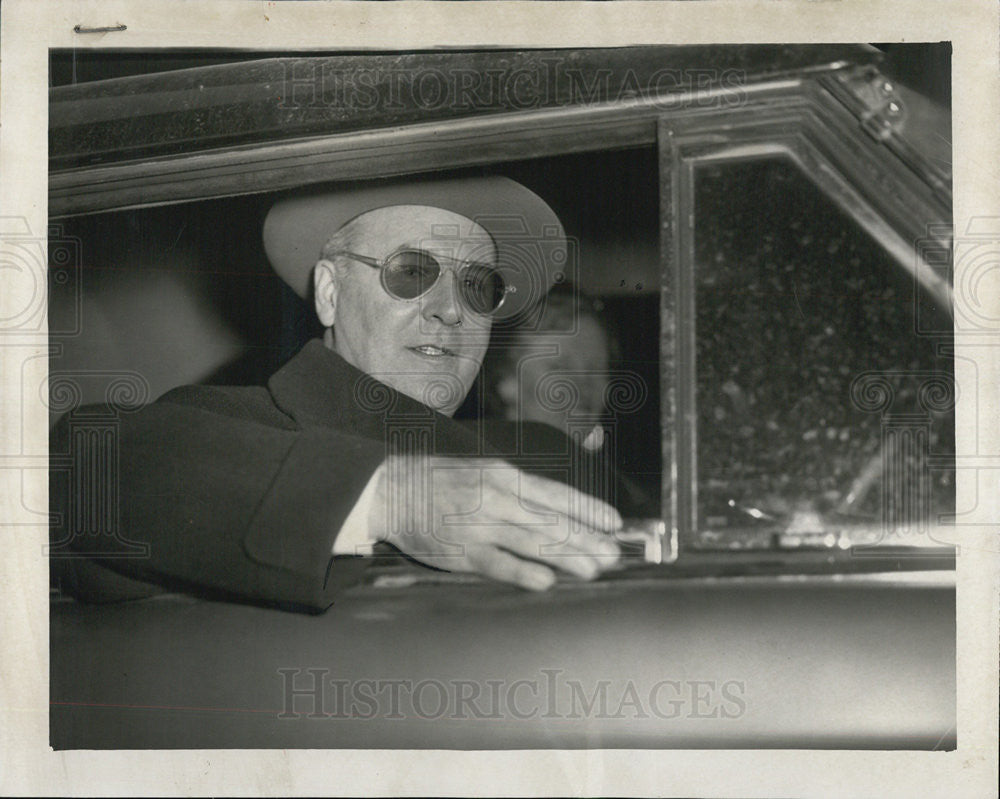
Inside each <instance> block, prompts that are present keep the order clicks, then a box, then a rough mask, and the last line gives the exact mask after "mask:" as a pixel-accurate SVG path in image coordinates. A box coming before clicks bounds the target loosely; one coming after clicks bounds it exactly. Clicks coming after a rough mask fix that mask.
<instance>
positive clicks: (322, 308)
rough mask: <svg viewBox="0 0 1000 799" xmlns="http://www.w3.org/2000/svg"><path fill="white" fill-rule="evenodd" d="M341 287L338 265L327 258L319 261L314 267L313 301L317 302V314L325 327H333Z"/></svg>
mask: <svg viewBox="0 0 1000 799" xmlns="http://www.w3.org/2000/svg"><path fill="white" fill-rule="evenodd" d="M339 288H340V285H339V283H338V281H337V271H336V267H335V266H334V265H333V264H332V263H331V262H330V261H328V260H326V259H325V258H324V259H322V260H320V261H317V262H316V266H315V267H313V301H314V302H315V304H316V316H317V317H319V321H320V324H322V325H323V327H333V322H334V319H335V318H336V315H337V292H338V290H339Z"/></svg>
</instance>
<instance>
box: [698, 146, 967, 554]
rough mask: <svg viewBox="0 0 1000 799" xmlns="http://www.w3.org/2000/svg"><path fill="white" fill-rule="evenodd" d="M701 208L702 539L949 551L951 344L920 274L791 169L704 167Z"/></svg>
mask: <svg viewBox="0 0 1000 799" xmlns="http://www.w3.org/2000/svg"><path fill="white" fill-rule="evenodd" d="M695 204H696V236H695V241H696V277H695V281H696V329H697V334H696V340H697V343H696V353H697V355H696V357H697V419H698V428H697V430H698V432H697V436H698V443H697V479H698V502H697V509H698V530H699V540H700V542H701V543H702V544H708V545H721V546H726V547H739V546H746V545H760V544H766V543H768V542H771V543H774V542H776V541H780V542H781V543H784V544H788V543H789V542H791V543H792V544H794V543H795V542H796V541H797V540H801V541H802V542H812V543H819V544H820V545H826V546H834V545H840V546H846V545H850V544H857V543H861V542H862V539H856V540H852V539H851V538H850V531H852V530H854V531H858V530H867V531H868V533H869V535H868V538H867V539H864V540H867V541H869V542H870V541H871V534H872V533H873V532H875V533H877V534H878V538H879V540H878V541H877V543H892V544H899V545H905V546H909V545H917V546H922V545H927V544H929V543H934V542H932V541H927V540H916V539H915V537H914V533H915V532H916V531H917V530H918V528H919V529H920V530H924V531H926V529H927V527H928V525H929V524H931V523H933V522H936V521H937V520H939V517H940V516H941V515H942V514H948V513H951V512H953V511H954V470H953V462H952V461H953V455H954V433H953V430H954V424H953V422H954V415H953V407H954V387H953V377H952V375H953V370H952V362H951V357H950V355H949V354H948V350H949V345H950V343H951V338H950V336H949V337H940V336H938V337H929V336H925V335H918V334H917V333H916V332H915V331H916V328H917V326H916V323H915V314H916V311H915V303H917V302H919V303H921V309H920V313H921V314H925V313H927V308H928V307H929V305H927V304H925V303H927V301H926V299H925V298H923V297H920V296H917V297H915V296H914V294H915V292H917V289H916V287H915V285H914V282H913V279H912V277H911V276H910V274H909V273H908V272H907V271H905V270H904V269H902V268H901V267H900V266H899V265H898V264H896V263H895V262H894V261H893V260H892V259H891V258H890V257H889V256H888V255H887V254H886V253H885V252H884V251H883V249H882V248H881V247H880V246H879V245H878V244H877V243H876V242H875V241H873V240H872V238H871V237H870V236H868V234H867V233H865V232H864V231H862V230H861V229H860V228H859V227H858V226H857V225H856V224H855V223H854V222H853V220H851V219H850V218H849V217H847V216H846V215H845V214H844V213H843V212H841V211H840V209H839V208H837V207H836V206H835V205H834V204H833V203H832V202H831V201H830V200H829V199H827V198H826V197H825V196H824V195H822V194H821V192H820V191H819V190H818V189H817V188H816V187H815V186H814V185H813V184H812V183H811V182H810V181H809V180H808V179H807V178H806V177H805V176H804V175H802V174H801V173H800V171H799V170H798V168H797V167H796V166H795V165H794V164H792V163H790V162H786V161H783V160H769V161H756V162H746V163H737V164H726V165H713V166H706V167H700V168H699V171H698V172H697V181H696V199H695ZM938 313H941V312H938ZM946 319H947V318H946V317H945V323H944V324H943V325H942V324H938V325H935V327H934V329H936V330H941V329H946V330H947V329H949V326H948V324H947V321H946ZM845 536H847V537H846V538H845ZM810 537H811V538H810ZM925 538H926V536H925Z"/></svg>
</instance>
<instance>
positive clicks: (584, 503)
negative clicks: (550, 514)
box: [518, 472, 624, 533]
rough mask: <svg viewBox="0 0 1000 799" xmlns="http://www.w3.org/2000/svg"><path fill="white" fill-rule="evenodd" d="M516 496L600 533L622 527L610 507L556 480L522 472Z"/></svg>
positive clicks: (615, 513) (616, 513)
mask: <svg viewBox="0 0 1000 799" xmlns="http://www.w3.org/2000/svg"><path fill="white" fill-rule="evenodd" d="M518 496H519V498H520V499H521V501H522V502H527V503H530V504H532V505H537V506H540V507H541V508H542V509H544V510H548V511H554V512H556V513H561V514H563V515H565V516H568V517H569V518H571V519H574V520H575V521H577V522H579V523H580V524H584V525H586V526H587V527H590V528H592V529H594V530H600V531H601V532H605V533H613V532H614V531H615V530H620V529H621V528H622V527H623V526H624V522H623V520H622V517H621V514H620V513H618V511H617V510H616V509H615V508H614V507H613V506H612V505H609V504H608V503H607V502H605V501H603V500H601V499H598V498H597V497H595V496H593V495H591V494H585V493H584V492H583V491H579V490H577V489H575V488H573V487H572V486H569V485H566V484H565V483H561V482H559V481H558V480H552V479H549V478H547V477H540V476H538V475H534V474H528V473H527V472H522V473H521V479H520V481H519V485H518Z"/></svg>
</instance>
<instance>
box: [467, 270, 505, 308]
mask: <svg viewBox="0 0 1000 799" xmlns="http://www.w3.org/2000/svg"><path fill="white" fill-rule="evenodd" d="M461 286H462V295H463V298H464V299H465V302H466V303H467V304H468V306H469V307H470V308H471V309H472V310H473V311H475V312H476V313H480V314H490V313H493V312H494V311H495V310H496V309H497V308H499V307H500V303H501V302H503V298H504V293H505V288H506V287H505V284H504V280H503V277H501V275H500V273H499V272H498V271H497V270H496V269H493V268H492V267H490V266H486V265H485V264H470V265H469V266H467V267H466V268H465V269H464V270H462V273H461Z"/></svg>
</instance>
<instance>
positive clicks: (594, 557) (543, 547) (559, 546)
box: [493, 525, 617, 580]
mask: <svg viewBox="0 0 1000 799" xmlns="http://www.w3.org/2000/svg"><path fill="white" fill-rule="evenodd" d="M493 543H494V544H495V545H497V546H502V547H503V548H504V549H507V550H510V551H511V552H512V553H514V554H515V555H520V556H522V557H525V558H531V559H532V560H540V561H544V562H545V563H546V564H547V565H550V566H555V567H557V568H559V569H561V570H562V571H564V572H568V573H570V574H575V575H576V576H577V577H581V578H583V579H584V580H593V579H594V578H595V577H597V575H598V574H600V573H601V571H602V570H603V569H604V568H606V567H607V566H610V565H612V563H613V562H614V561H613V560H611V559H610V558H608V557H606V556H605V557H602V554H603V550H597V549H596V548H592V547H589V546H584V547H580V546H575V545H574V544H570V543H566V542H563V543H555V542H553V541H552V540H551V539H547V538H544V537H542V536H540V535H539V534H538V532H537V531H535V530H532V529H530V528H524V527H520V526H517V525H506V526H505V527H503V528H502V529H501V530H500V531H498V534H497V536H496V538H495V539H494V542H493ZM589 543H590V542H588V544H589ZM616 559H617V558H616Z"/></svg>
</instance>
